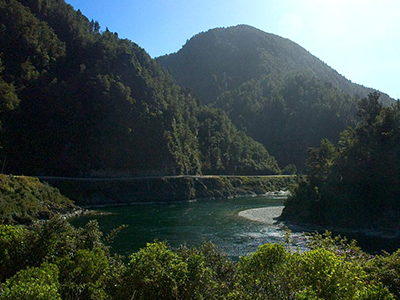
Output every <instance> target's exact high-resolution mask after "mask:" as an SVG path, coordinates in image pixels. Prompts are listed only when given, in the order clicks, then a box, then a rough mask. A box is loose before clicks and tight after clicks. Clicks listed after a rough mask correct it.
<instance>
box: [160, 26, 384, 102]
mask: <svg viewBox="0 0 400 300" xmlns="http://www.w3.org/2000/svg"><path fill="white" fill-rule="evenodd" d="M157 60H158V61H159V62H160V63H161V64H162V65H163V66H165V67H166V68H167V69H169V70H171V73H172V75H173V77H174V78H175V79H176V80H177V82H178V84H180V85H181V86H185V87H190V88H192V89H193V90H194V91H195V93H196V95H197V96H199V97H200V98H201V99H202V100H203V101H204V103H205V104H208V103H213V102H215V101H216V98H217V97H218V96H219V95H220V94H221V93H223V92H225V91H231V90H233V89H236V88H237V87H238V86H239V85H241V84H243V83H244V82H246V81H248V80H250V79H258V78H260V77H261V76H263V75H270V76H275V77H276V76H285V75H287V74H288V73H292V72H302V73H306V74H307V75H311V76H315V77H316V78H318V79H319V80H321V81H323V82H328V83H330V84H332V86H333V87H336V88H338V89H339V90H341V91H343V92H344V93H346V94H350V95H352V96H356V95H357V96H358V97H360V98H362V97H366V96H367V95H368V94H369V93H371V92H374V91H376V90H374V89H371V88H367V87H364V86H362V85H359V84H355V83H352V82H351V81H349V80H348V79H346V78H345V77H343V76H342V75H340V74H339V73H338V72H336V71H335V70H334V69H332V68H331V67H329V66H328V65H327V64H326V63H324V62H322V61H321V60H320V59H318V58H317V57H315V56H313V55H312V54H311V53H309V52H308V51H307V50H305V49H304V48H302V47H301V46H299V45H297V44H296V43H294V42H292V41H290V40H289V39H285V38H282V37H279V36H277V35H274V34H270V33H266V32H263V31H261V30H259V29H256V28H254V27H251V26H247V25H238V26H234V27H228V28H216V29H211V30H209V31H207V32H203V33H199V34H197V35H195V36H194V37H192V38H191V39H190V40H189V41H188V42H187V43H186V44H185V45H184V46H183V47H182V49H181V50H179V51H178V52H177V53H173V54H169V55H165V56H161V57H158V58H157ZM380 100H381V101H382V102H385V103H390V102H391V100H390V98H389V97H388V96H387V95H386V94H383V93H382V92H381V98H380Z"/></svg>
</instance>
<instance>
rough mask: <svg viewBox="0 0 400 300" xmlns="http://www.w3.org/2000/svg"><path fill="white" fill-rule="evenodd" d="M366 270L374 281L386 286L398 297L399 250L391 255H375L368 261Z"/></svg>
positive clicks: (399, 291) (399, 274) (399, 275)
mask: <svg viewBox="0 0 400 300" xmlns="http://www.w3.org/2000/svg"><path fill="white" fill-rule="evenodd" d="M366 270H367V272H368V273H369V274H371V276H372V277H373V278H374V279H375V280H376V281H379V282H382V284H383V285H384V286H386V287H388V289H389V291H390V292H391V293H392V294H393V295H394V296H395V298H396V299H400V250H397V251H396V252H393V253H392V254H391V255H389V254H388V253H385V254H383V255H377V256H376V257H375V258H374V259H372V260H371V261H369V262H368V264H367V266H366Z"/></svg>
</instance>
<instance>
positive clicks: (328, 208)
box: [283, 93, 400, 230]
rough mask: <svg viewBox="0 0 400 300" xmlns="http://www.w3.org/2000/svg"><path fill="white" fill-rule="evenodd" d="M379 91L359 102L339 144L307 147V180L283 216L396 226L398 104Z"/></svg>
mask: <svg viewBox="0 0 400 300" xmlns="http://www.w3.org/2000/svg"><path fill="white" fill-rule="evenodd" d="M378 98H379V94H376V93H375V94H370V95H369V96H368V98H364V99H362V100H361V101H360V102H359V104H358V113H357V115H358V116H359V117H360V121H359V122H358V124H357V126H355V127H354V128H349V129H347V130H345V131H343V132H342V133H341V135H340V140H339V145H338V146H337V147H335V146H334V145H333V144H332V143H331V142H330V141H329V140H327V139H324V140H322V142H321V145H320V147H319V148H311V149H309V157H308V160H307V167H308V171H307V175H308V176H307V179H306V180H304V181H303V182H301V183H300V184H299V187H298V188H297V189H296V190H295V191H294V193H293V196H292V197H290V198H289V199H288V201H287V203H286V207H285V210H284V212H283V217H284V218H287V219H290V220H295V221H299V222H307V223H314V224H321V225H335V226H340V227H360V226H361V227H368V228H378V229H379V228H383V229H385V230H398V228H399V226H400V223H399V220H400V202H399V195H400V169H399V166H400V104H399V103H396V104H394V105H393V106H391V107H383V106H382V104H381V103H380V102H379V101H378Z"/></svg>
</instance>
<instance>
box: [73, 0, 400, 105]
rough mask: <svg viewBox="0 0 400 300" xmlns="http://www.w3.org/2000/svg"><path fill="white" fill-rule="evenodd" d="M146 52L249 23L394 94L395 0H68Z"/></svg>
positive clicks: (399, 45) (399, 57)
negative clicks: (221, 28) (213, 30)
mask: <svg viewBox="0 0 400 300" xmlns="http://www.w3.org/2000/svg"><path fill="white" fill-rule="evenodd" d="M66 2H67V3H68V4H71V5H72V6H73V7H74V8H75V9H80V10H81V11H82V13H83V14H84V15H86V16H87V17H88V18H89V19H90V20H91V19H94V20H97V21H99V23H100V25H101V29H102V30H105V29H106V27H108V28H109V30H110V31H113V32H117V33H118V35H119V37H121V38H128V39H130V40H132V41H133V42H135V43H137V44H138V45H139V46H141V47H142V48H144V49H145V50H146V51H147V52H148V53H149V54H150V55H151V56H152V57H157V56H160V55H164V54H169V53H172V52H176V51H178V50H179V49H180V48H181V47H182V46H183V45H184V44H185V43H186V40H188V39H190V38H191V37H192V36H193V35H195V34H197V33H199V32H202V31H207V30H209V29H212V28H215V27H228V26H234V25H238V24H247V25H251V26H254V27H256V28H258V29H261V30H263V31H265V32H269V33H274V34H277V35H279V36H282V37H285V38H288V39H291V40H292V41H294V42H296V43H297V44H299V45H300V46H302V47H304V48H305V49H307V50H308V51H310V52H311V53H312V54H313V55H315V56H317V57H318V58H320V59H321V60H322V61H324V62H325V63H327V64H328V65H329V66H331V67H332V68H334V69H335V70H337V71H338V72H339V73H340V74H342V75H344V76H345V77H346V78H348V79H350V80H351V81H353V82H355V83H359V84H362V85H365V86H368V87H372V88H376V89H378V90H381V91H382V92H385V93H388V94H389V95H390V96H391V97H393V98H395V99H399V98H400V1H399V0H218V1H212V0H202V1H192V0H114V1H110V0H66Z"/></svg>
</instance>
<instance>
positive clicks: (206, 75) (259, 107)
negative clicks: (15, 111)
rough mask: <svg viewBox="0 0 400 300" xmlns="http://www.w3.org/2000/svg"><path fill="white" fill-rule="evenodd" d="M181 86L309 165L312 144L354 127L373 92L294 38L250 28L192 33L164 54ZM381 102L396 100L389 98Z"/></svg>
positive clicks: (285, 155)
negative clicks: (359, 103)
mask: <svg viewBox="0 0 400 300" xmlns="http://www.w3.org/2000/svg"><path fill="white" fill-rule="evenodd" d="M157 60H158V61H159V62H160V63H161V64H162V65H164V66H165V67H166V68H167V69H169V70H170V71H171V74H172V75H173V76H174V78H175V79H176V80H177V82H178V83H179V84H180V85H181V86H185V87H189V88H191V89H193V91H194V92H195V94H196V95H197V96H198V97H200V98H201V99H202V101H203V102H204V103H205V104H210V105H212V106H213V107H218V108H222V109H223V110H224V111H226V112H227V113H228V115H229V117H230V118H231V119H232V121H233V123H234V124H235V125H236V126H237V127H238V128H239V129H242V130H244V131H246V133H248V134H249V135H250V136H251V137H252V138H254V139H255V140H257V141H259V142H261V143H263V144H264V146H266V148H267V149H268V150H269V151H270V153H271V154H272V155H274V156H275V157H276V158H277V160H278V161H279V162H280V164H281V165H287V164H296V165H297V166H298V167H299V168H302V167H303V166H304V162H305V158H306V149H307V147H310V146H317V145H318V143H319V141H320V140H321V139H322V138H324V137H327V138H329V139H331V140H333V141H337V139H338V136H339V132H340V131H342V130H344V129H345V128H346V127H347V126H349V125H353V124H354V117H355V111H356V109H355V107H356V104H355V103H356V100H355V99H353V98H361V97H363V96H366V95H367V94H368V93H369V92H372V91H374V90H372V89H368V88H365V87H363V86H360V85H357V84H353V83H351V82H350V81H349V80H347V79H346V78H344V77H343V76H341V75H340V74H338V73H337V72H336V71H335V70H333V69H332V68H330V67H329V66H327V65H326V64H325V63H323V62H322V61H321V60H319V59H318V58H316V57H314V56H313V55H311V54H310V53H309V52H308V51H306V50H305V49H303V48H301V47H300V46H298V45H297V44H295V43H293V42H291V41H290V40H288V39H284V38H281V37H279V36H276V35H273V34H267V33H265V32H263V31H260V30H258V29H255V28H253V27H250V26H246V25H239V26H235V27H229V28H217V29H213V30H209V31H207V32H205V33H200V34H198V35H196V36H194V37H193V38H191V39H190V40H189V41H188V42H187V43H186V45H184V46H183V48H182V49H181V50H180V51H178V52H177V53H174V54H170V55H166V56H162V57H159V58H158V59H157ZM381 101H382V102H384V103H387V104H388V103H390V102H391V100H390V99H389V98H388V96H387V95H381Z"/></svg>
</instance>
